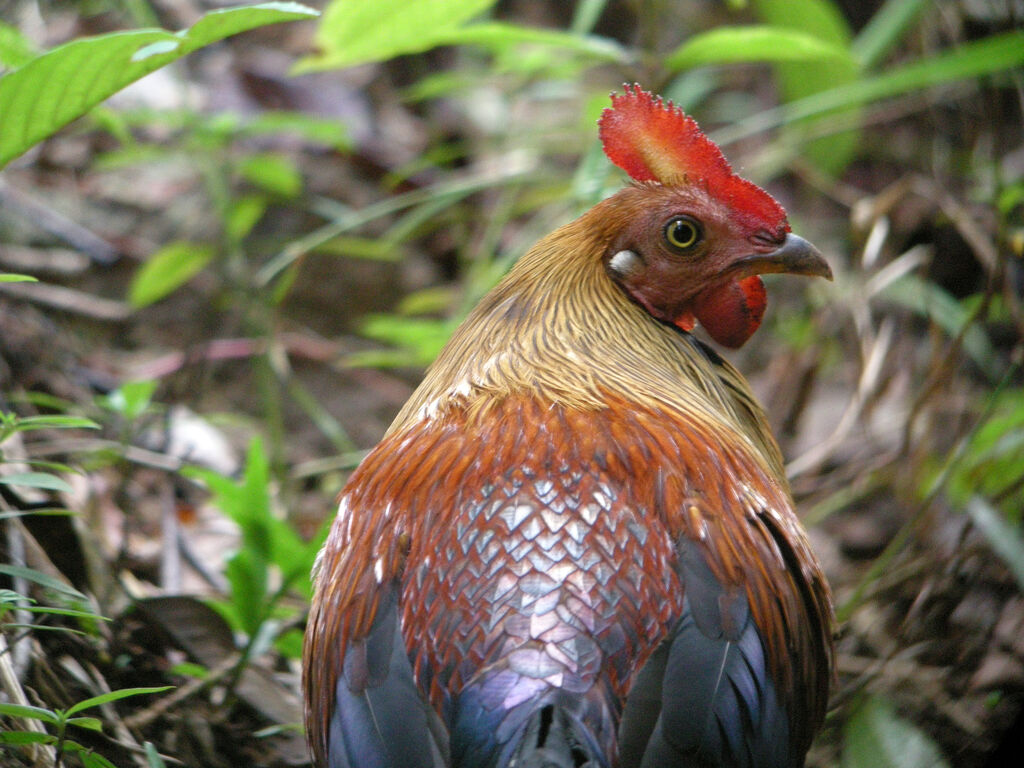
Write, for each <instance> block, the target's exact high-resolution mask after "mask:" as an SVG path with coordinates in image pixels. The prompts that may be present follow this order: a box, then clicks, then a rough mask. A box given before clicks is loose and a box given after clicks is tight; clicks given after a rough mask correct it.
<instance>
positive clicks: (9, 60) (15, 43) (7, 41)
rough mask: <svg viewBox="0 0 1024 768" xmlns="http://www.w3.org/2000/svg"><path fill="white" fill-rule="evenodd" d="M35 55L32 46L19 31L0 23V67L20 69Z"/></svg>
mask: <svg viewBox="0 0 1024 768" xmlns="http://www.w3.org/2000/svg"><path fill="white" fill-rule="evenodd" d="M35 55H36V52H35V49H34V46H33V45H32V43H31V42H30V41H29V39H28V38H27V37H25V36H24V35H23V34H21V32H20V31H18V30H17V29H15V28H14V27H12V26H11V25H10V24H5V23H4V22H2V21H0V67H10V68H12V69H13V68H14V67H20V66H22V65H23V64H25V63H26V62H28V61H30V60H31V59H32V57H33V56H35Z"/></svg>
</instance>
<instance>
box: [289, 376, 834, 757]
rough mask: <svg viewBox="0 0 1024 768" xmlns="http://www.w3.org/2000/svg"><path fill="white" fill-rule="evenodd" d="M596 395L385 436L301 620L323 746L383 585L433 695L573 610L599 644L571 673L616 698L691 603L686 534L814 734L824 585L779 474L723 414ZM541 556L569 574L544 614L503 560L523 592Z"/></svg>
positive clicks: (524, 399)
mask: <svg viewBox="0 0 1024 768" xmlns="http://www.w3.org/2000/svg"><path fill="white" fill-rule="evenodd" d="M604 399H605V402H606V407H604V408H601V409H574V408H570V407H565V406H561V405H553V404H551V403H546V402H542V401H539V400H538V399H536V398H535V397H532V396H528V395H523V396H515V395H510V396H507V397H503V398H501V399H499V400H496V401H493V402H491V403H489V404H488V406H487V408H484V409H459V408H455V409H452V410H449V411H447V412H446V413H445V415H444V417H443V418H439V419H434V420H429V419H428V420H422V421H419V422H413V423H411V424H410V425H409V426H407V427H406V428H404V429H403V430H401V431H399V432H394V433H392V434H391V435H390V436H389V437H388V438H386V439H385V441H383V442H382V443H381V444H380V445H379V446H378V447H377V448H376V449H374V451H373V452H371V454H370V455H369V456H368V457H367V459H366V460H365V461H364V462H363V464H362V465H361V466H360V467H359V468H358V469H357V470H356V472H355V473H354V474H353V475H352V477H351V479H350V482H349V484H348V486H347V487H346V490H345V491H344V495H343V499H342V506H343V508H344V510H343V514H342V515H340V516H339V519H338V520H337V521H336V523H335V525H334V528H333V530H332V532H331V536H330V539H329V543H328V546H327V548H326V550H325V554H324V557H323V561H322V563H321V565H320V571H319V576H318V582H319V584H320V590H321V593H322V596H321V598H320V599H319V600H318V601H317V602H315V604H314V611H313V613H312V614H311V617H310V622H311V626H312V631H309V632H307V649H306V653H307V654H309V655H310V657H313V658H316V659H318V663H317V664H315V665H314V664H307V666H306V671H307V678H306V680H305V689H306V701H307V707H308V708H309V711H310V712H311V713H315V714H316V715H317V716H316V718H314V719H312V720H311V723H312V727H311V730H312V733H311V742H312V744H313V746H314V750H315V751H318V752H320V753H321V756H323V754H325V753H326V734H327V729H328V724H329V720H330V717H331V706H332V705H331V704H329V702H333V699H334V696H333V691H334V687H335V685H336V683H337V681H338V679H339V675H340V671H341V669H342V662H343V658H342V656H343V653H344V649H345V647H346V646H347V644H348V643H351V642H353V641H358V640H359V639H360V638H362V637H364V636H365V635H366V633H367V632H368V631H369V628H370V624H371V623H372V620H373V616H374V613H375V610H376V601H377V600H378V597H379V593H380V585H381V584H387V583H389V582H390V581H391V580H392V579H396V580H398V583H400V585H401V590H402V592H403V593H404V596H405V597H406V598H408V599H404V600H403V603H402V608H401V610H402V611H403V620H402V621H403V634H404V636H405V638H406V642H407V645H408V650H409V653H410V658H412V659H413V660H414V668H415V672H416V675H417V679H418V681H419V683H420V685H421V688H422V689H424V690H426V691H427V692H428V696H429V698H430V699H431V701H432V703H433V704H434V706H435V708H438V709H439V710H440V709H441V708H442V707H443V705H444V702H445V699H446V697H447V696H448V695H450V694H451V693H453V692H457V691H458V690H459V688H460V687H461V686H462V685H464V684H465V683H466V682H467V681H468V679H469V678H470V677H471V676H472V675H473V674H474V673H475V671H476V670H477V669H479V668H480V667H481V666H482V665H486V664H488V663H492V662H494V661H495V660H496V659H498V658H501V657H502V656H507V655H508V654H509V653H511V652H513V651H516V650H522V651H523V652H526V651H528V650H529V649H531V648H535V647H536V648H540V649H548V648H549V646H550V649H549V650H547V651H546V652H547V653H549V654H550V657H551V659H552V660H554V661H553V662H552V663H553V664H554V662H558V661H559V659H560V658H561V657H560V656H559V650H558V643H557V642H556V641H557V639H558V638H559V637H562V636H563V635H565V633H567V632H569V631H571V629H572V624H571V622H570V623H568V624H566V623H565V622H564V621H561V619H559V620H556V618H557V617H559V616H563V615H564V614H565V612H566V611H568V612H569V613H572V611H573V610H575V611H576V614H577V617H576V618H577V619H578V620H579V621H581V622H582V625H587V624H588V623H589V626H588V627H587V628H588V630H589V631H591V632H592V635H593V637H594V638H595V640H596V645H595V651H594V653H595V655H594V656H593V658H591V657H589V656H588V657H586V658H583V659H582V661H581V660H580V659H574V660H573V664H575V665H576V666H578V667H579V668H578V669H576V667H574V666H573V665H572V664H570V665H566V664H564V663H563V666H564V668H565V669H566V670H569V671H570V672H571V673H573V674H578V675H579V677H580V680H579V681H577V682H578V684H580V685H583V684H585V683H586V682H587V681H588V680H589V681H593V680H594V679H596V678H597V677H598V676H600V675H601V674H603V675H604V676H605V679H607V680H608V681H610V684H611V685H612V687H613V689H614V691H615V693H616V695H618V696H624V695H625V694H626V692H627V691H628V689H629V685H630V682H631V675H632V673H633V672H635V671H636V670H638V669H639V668H640V666H641V665H642V664H643V662H644V661H645V660H646V658H647V656H648V655H649V654H650V653H651V652H652V651H653V650H654V649H655V648H656V647H657V645H658V643H660V642H661V640H662V639H664V637H665V636H666V634H667V632H668V631H669V629H670V627H671V626H672V625H673V623H674V622H675V621H676V620H678V618H679V615H680V613H681V611H682V597H683V594H682V586H681V585H680V583H679V580H678V577H677V574H676V572H675V570H674V569H673V567H674V561H675V553H674V542H676V541H678V540H679V537H686V538H687V539H688V540H689V541H691V542H693V543H695V544H696V545H698V546H699V547H700V551H702V552H703V553H704V556H705V558H706V560H707V562H708V565H709V567H710V568H711V570H712V572H713V573H714V575H715V577H716V578H717V579H718V580H719V581H720V582H721V583H722V584H723V585H726V586H730V585H732V586H735V587H736V588H738V589H742V590H743V591H744V592H745V594H746V596H747V598H748V600H749V603H750V606H751V612H752V616H753V618H754V621H755V622H756V624H757V626H758V627H759V628H760V630H761V634H762V637H763V641H764V643H765V646H766V656H767V659H768V663H769V669H770V671H771V674H772V677H773V680H774V681H775V684H776V686H778V689H779V690H780V691H782V692H783V697H784V699H785V705H786V707H787V710H788V711H789V712H791V713H794V716H795V717H797V718H801V717H802V718H803V720H804V721H803V722H800V721H797V722H794V723H793V725H794V732H795V733H797V734H806V735H807V737H808V738H809V735H810V734H811V733H813V731H814V729H815V728H816V727H817V725H818V724H820V721H821V719H822V717H823V714H824V706H825V697H826V692H827V686H828V682H829V681H828V665H829V654H830V650H829V649H830V638H829V633H830V629H831V628H830V626H829V625H828V623H827V621H828V619H827V617H829V616H830V608H829V607H828V606H829V598H828V591H827V587H826V585H825V584H824V582H823V580H822V578H821V574H820V572H819V571H817V570H816V568H814V567H810V568H809V569H803V571H802V570H801V563H811V564H813V563H814V562H815V560H814V558H813V556H812V555H811V554H810V550H809V547H808V543H807V541H806V537H805V535H804V533H803V531H802V529H801V528H800V526H799V524H798V523H797V521H796V518H795V515H794V513H793V508H792V502H791V499H790V497H789V491H788V488H787V486H786V483H785V481H784V480H782V479H780V478H779V477H777V476H775V475H774V474H773V473H772V472H770V471H768V469H767V467H766V465H765V463H764V460H763V459H761V458H759V457H757V456H756V455H755V454H754V452H753V451H752V450H751V446H750V444H749V442H747V441H744V440H742V439H739V438H738V437H736V436H735V435H730V434H729V433H728V432H722V431H721V429H720V428H719V427H720V425H717V424H712V425H709V424H705V423H702V422H701V421H700V420H699V419H696V418H694V417H693V415H692V414H683V413H679V412H676V411H673V410H672V409H669V408H664V407H651V406H650V405H647V404H638V403H637V402H635V401H632V400H629V399H626V398H624V397H623V396H622V395H621V393H612V392H606V393H604ZM577 476H578V477H577ZM537 478H541V479H542V480H543V481H545V482H544V483H542V486H540V488H541V490H543V489H546V488H547V484H546V481H548V480H550V481H552V482H553V485H552V488H555V484H560V485H558V488H560V489H561V490H559V491H558V492H557V493H556V494H555V496H557V495H558V494H561V499H562V501H561V502H559V503H560V504H561V506H562V510H561V512H559V513H557V514H556V513H555V512H552V507H550V506H545V505H546V504H548V503H549V502H546V501H544V499H546V498H547V497H548V496H549V495H550V493H547V494H541V493H540V491H538V490H537V488H538V486H536V484H535V481H536V479H537ZM573 478H575V479H573ZM529 483H534V485H532V486H531V485H529ZM524 488H525V490H523V489H524ZM531 488H532V489H533V490H530V489H531ZM485 489H489V490H487V492H486V493H485ZM597 489H602V490H600V491H598V490H597ZM609 489H611V494H610V495H611V496H613V497H614V498H613V500H611V501H610V502H609V504H608V505H607V508H604V509H601V510H600V514H599V515H598V516H597V517H593V514H592V513H591V517H590V518H588V520H586V521H583V522H585V523H587V524H586V525H585V526H582V527H581V528H580V530H581V531H582V532H581V533H579V537H580V542H579V543H580V544H581V546H579V547H577V548H573V547H574V545H573V544H572V541H571V540H570V539H571V537H569V538H567V534H566V529H565V528H564V526H566V525H568V524H570V523H571V522H572V521H573V520H577V521H578V520H579V515H580V514H581V512H580V511H579V510H572V509H566V508H565V500H566V499H569V500H570V501H571V500H572V499H573V498H575V499H576V501H579V499H580V497H581V496H582V497H584V498H588V497H589V498H593V497H594V495H595V493H598V492H600V493H601V494H602V496H608V495H609V493H608V490H609ZM501 493H505V494H507V495H508V496H509V498H515V499H520V500H530V499H532V500H533V501H532V502H530V503H532V504H533V507H531V508H529V509H525V510H524V512H523V514H522V519H520V520H518V521H517V522H516V521H515V520H512V521H510V520H509V517H508V514H507V512H505V508H502V514H504V515H505V516H504V517H502V516H501V515H500V514H495V515H494V516H492V517H487V514H486V509H488V506H487V504H488V498H489V497H488V494H501ZM555 496H551V498H555ZM538 498H540V499H541V502H537V499H538ZM525 503H526V501H524V504H525ZM527 506H529V504H527ZM570 506H571V505H570ZM495 509H497V508H495ZM564 514H567V515H568V517H566V518H565V519H563V518H562V517H561V515H564ZM574 515H575V516H576V517H575V518H574V517H573V516H574ZM513 517H515V514H514V513H513ZM512 522H516V525H514V526H513V525H512ZM470 529H472V537H471V538H467V536H468V535H469V534H468V533H467V531H469V530H470ZM556 529H557V530H556ZM641 539H642V541H641ZM481 542H483V543H482V544H481ZM567 544H568V546H567ZM545 547H546V549H545ZM581 553H586V554H585V555H584V554H581ZM523 563H526V564H527V565H525V566H524V565H523ZM545 563H547V564H548V565H547V567H548V568H550V567H557V568H559V569H560V577H561V578H560V582H561V586H560V587H559V591H558V594H557V595H556V597H555V598H552V600H554V601H555V602H553V603H552V605H551V607H550V611H549V613H550V612H554V613H552V614H551V616H549V617H548V618H547V619H545V618H544V616H546V615H547V614H534V613H531V611H533V610H534V608H535V607H536V606H533V607H531V608H530V610H529V611H526V610H525V609H523V603H522V599H520V602H518V603H517V602H515V601H511V600H510V598H508V594H509V591H508V589H509V588H508V579H509V578H510V574H514V576H515V579H516V582H515V583H514V584H513V586H512V589H522V588H524V583H527V582H528V584H529V587H530V589H535V585H536V584H537V583H539V582H542V581H543V579H542V577H541V576H539V575H532V574H535V573H540V572H541V571H543V570H544V567H545V566H544V564H545ZM608 569H612V571H613V572H614V573H615V582H614V584H612V586H611V587H608V586H607V573H606V571H607V570H608ZM794 569H795V570H794ZM524 579H525V580H527V582H524V581H523V580H524ZM602 579H604V580H605V582H606V583H605V584H602V583H601V581H602ZM559 601H560V602H559ZM531 605H533V604H531ZM535 615H540V616H541V618H540V619H535V618H534V616H535ZM552 616H553V617H555V618H552ZM584 617H585V618H584ZM545 622H548V624H550V626H548V625H547V624H545ZM534 624H536V625H538V626H533V625H534ZM582 625H581V626H582ZM567 627H568V629H567ZM531 632H532V634H531ZM545 632H548V633H549V634H548V635H545V634H544V633H545ZM562 662H564V660H562ZM591 662H592V664H591V666H592V668H589V667H588V664H589V663H591ZM552 668H553V669H554V668H555V667H554V666H553V667H552ZM804 746H806V745H804Z"/></svg>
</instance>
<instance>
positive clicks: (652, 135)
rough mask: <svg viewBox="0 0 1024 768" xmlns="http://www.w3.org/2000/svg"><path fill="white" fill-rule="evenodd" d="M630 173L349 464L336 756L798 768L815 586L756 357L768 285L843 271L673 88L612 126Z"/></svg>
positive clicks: (443, 359)
mask: <svg viewBox="0 0 1024 768" xmlns="http://www.w3.org/2000/svg"><path fill="white" fill-rule="evenodd" d="M599 128H600V136H601V140H602V142H603V146H604V150H605V153H606V154H607V155H608V157H609V158H610V159H611V160H612V162H614V163H615V164H616V165H618V166H619V167H620V168H622V169H623V170H624V171H626V173H628V174H629V176H630V177H631V178H632V180H633V183H632V184H630V185H629V186H628V187H626V188H624V189H622V190H620V191H619V192H617V193H616V194H614V195H612V196H611V197H609V198H607V199H606V200H604V201H603V202H601V203H599V204H598V205H596V206H595V207H594V208H592V209H591V210H589V211H588V212H586V213H585V214H583V215H582V216H581V217H580V218H578V219H576V220H575V221H573V222H571V223H569V224H567V225H565V226H563V227H561V228H560V229H558V230H557V231H555V232H553V233H552V234H551V235H549V236H548V237H546V238H544V239H543V240H541V241H540V242H539V243H538V244H537V245H535V246H534V247H533V248H532V249H531V250H530V251H529V252H528V253H527V254H526V255H525V256H523V257H522V258H521V259H520V260H519V262H518V263H517V264H516V265H515V266H514V267H513V268H512V269H511V271H510V272H509V273H508V274H507V275H506V277H505V278H504V279H503V280H502V281H501V282H500V283H499V284H498V285H497V287H495V288H494V289H493V290H492V291H491V292H490V293H489V294H488V295H487V296H486V297H485V298H484V299H483V300H482V301H481V302H480V304H479V305H478V306H477V307H476V308H475V309H474V310H473V311H472V312H471V314H470V315H469V316H468V318H467V319H466V321H465V322H464V323H463V324H462V325H461V327H460V328H459V329H458V330H457V331H456V332H455V333H454V335H453V336H452V338H451V340H450V341H449V343H448V344H447V346H446V347H445V348H444V350H443V351H442V352H441V354H440V356H439V357H438V359H437V361H436V362H435V363H434V364H433V365H432V366H431V367H430V369H429V370H428V372H427V374H426V377H425V379H424V381H423V383H422V384H421V385H420V387H419V388H418V389H417V390H416V392H415V394H414V395H413V396H412V398H411V399H410V400H409V402H408V403H407V404H406V405H405V407H404V408H403V409H402V410H401V412H400V413H399V414H398V416H397V418H396V419H395V421H394V423H393V424H392V426H391V428H390V429H389V430H388V432H387V433H386V435H385V436H384V438H383V439H382V441H381V442H380V444H378V445H377V446H376V448H375V449H374V450H373V451H371V452H370V453H369V455H368V456H367V457H366V459H365V460H364V461H363V462H362V464H361V465H360V466H359V467H358V468H357V469H356V470H355V472H353V474H352V476H351V477H350V479H349V481H348V483H347V485H346V486H345V488H344V490H343V491H342V493H341V497H340V504H339V510H338V514H337V518H336V520H335V521H334V524H333V527H332V529H331V532H330V534H329V536H328V539H327V542H326V544H325V546H324V548H323V551H322V552H321V555H320V558H319V560H318V565H317V573H316V577H315V578H316V592H315V598H314V601H313V606H312V611H311V614H310V618H309V623H308V626H307V630H306V640H305V654H304V670H303V678H304V687H305V701H306V726H307V735H308V738H309V742H310V745H311V749H312V752H313V755H314V760H315V763H316V765H318V766H330V767H331V768H386V767H393V768H441V767H442V766H458V767H459V768H484V767H485V766H486V767H488V768H506V767H509V768H511V767H512V766H515V768H542V767H544V768H580V767H581V766H589V767H590V768H613V767H615V766H622V767H623V768H625V767H627V766H665V767H669V766H701V767H709V768H710V767H711V766H735V767H736V768H740V767H750V768H767V767H768V766H778V767H779V768H790V767H792V766H801V765H803V763H804V759H805V755H806V752H807V750H808V747H809V745H810V743H811V739H812V737H813V736H814V734H815V732H816V730H817V729H818V728H819V726H820V725H821V722H822V719H823V716H824V712H825V705H826V699H827V693H828V687H829V682H830V677H831V671H830V670H831V666H832V663H831V662H832V654H833V649H832V621H833V619H832V607H831V598H830V594H829V589H828V586H827V584H826V582H825V579H824V577H823V575H822V572H821V569H820V567H819V565H818V562H817V560H816V559H815V556H814V554H813V553H812V552H811V549H810V547H809V545H808V540H807V537H806V534H805V533H804V531H803V529H802V527H801V525H800V523H799V521H798V519H797V517H796V515H795V513H794V508H793V500H792V498H791V495H790V491H789V488H788V485H787V482H786V478H785V474H784V472H783V465H782V459H781V456H780V453H779V449H778V447H777V445H776V443H775V441H774V439H773V438H772V435H771V434H770V431H769V429H768V426H767V424H766V420H765V417H764V414H763V412H762V410H761V408H760V406H759V405H758V404H757V402H756V401H755V399H754V397H753V395H752V394H751V392H750V389H749V388H748V385H747V384H746V382H745V381H744V379H743V378H742V377H741V376H740V374H739V373H738V372H737V371H736V370H735V369H734V368H733V367H732V366H731V365H729V364H728V363H727V362H725V361H724V360H723V359H722V358H721V357H720V356H719V355H718V354H717V353H716V352H714V351H713V350H712V349H711V347H709V346H708V345H706V344H704V343H702V342H701V341H699V340H698V339H697V338H695V337H694V336H693V335H691V333H690V331H691V330H692V329H693V328H694V326H695V324H696V323H697V322H699V323H700V324H701V325H702V326H703V328H704V329H705V330H706V331H707V333H708V334H709V335H710V336H711V338H712V339H714V340H715V341H716V342H717V343H719V344H721V345H723V346H725V347H738V346H740V345H742V344H743V343H744V342H745V341H746V340H747V339H748V338H749V337H750V335H751V334H752V333H754V331H755V330H756V329H757V327H758V325H759V324H760V321H761V318H762V315H763V312H764V308H765V290H764V286H763V284H762V282H761V278H760V277H759V275H761V274H764V273H770V272H786V273H791V274H799V275H812V276H820V277H825V278H829V279H831V273H830V270H829V267H828V265H827V264H826V262H825V261H824V260H823V259H822V257H821V255H820V254H819V253H818V251H817V250H816V249H815V248H814V247H813V246H812V245H810V244H809V243H808V242H807V241H805V240H803V239H801V238H799V237H797V236H796V235H794V234H792V233H791V232H790V227H789V224H788V222H787V220H786V214H785V211H784V210H783V209H782V207H781V206H780V205H779V204H778V203H777V202H776V201H775V200H774V199H773V198H772V197H771V196H769V195H768V193H766V192H765V191H764V190H762V189H761V188H759V187H757V186H756V185H754V184H752V183H751V182H749V181H746V180H744V179H742V178H740V177H739V176H737V175H736V174H734V173H733V172H732V170H731V168H730V166H729V164H728V163H727V162H726V160H725V158H724V157H723V156H722V153H721V152H720V150H719V149H718V147H717V146H716V145H715V144H714V143H712V142H711V141H710V140H709V139H708V138H707V137H705V136H704V134H703V133H701V131H700V129H699V128H698V126H697V124H696V123H695V122H694V121H693V119H692V118H690V117H688V116H686V115H684V113H683V112H682V111H681V110H680V109H679V108H677V107H675V106H673V105H672V103H671V102H665V101H663V100H661V99H660V98H657V97H654V96H652V95H651V94H649V93H647V92H645V91H643V90H641V89H640V88H639V86H632V87H627V88H626V89H625V93H624V94H618V95H613V96H612V106H611V108H609V109H606V110H605V111H604V113H603V115H602V117H601V119H600V122H599Z"/></svg>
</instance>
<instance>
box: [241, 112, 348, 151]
mask: <svg viewBox="0 0 1024 768" xmlns="http://www.w3.org/2000/svg"><path fill="white" fill-rule="evenodd" d="M238 133H239V134H240V135H242V136H264V135H268V134H281V133H290V134H298V135H299V136H302V138H303V139H305V140H306V141H310V142H314V143H317V144H325V145H327V146H329V147H333V148H334V149H339V150H345V149H349V148H351V146H352V141H351V139H350V138H349V136H348V131H346V130H345V126H344V125H342V124H341V123H339V122H338V121H337V120H335V119H328V118H321V117H314V116H312V115H306V114H303V113H302V112H287V111H276V112H263V113H261V114H259V115H255V116H253V117H252V118H247V119H246V120H245V121H243V122H242V124H241V125H240V126H239V128H238Z"/></svg>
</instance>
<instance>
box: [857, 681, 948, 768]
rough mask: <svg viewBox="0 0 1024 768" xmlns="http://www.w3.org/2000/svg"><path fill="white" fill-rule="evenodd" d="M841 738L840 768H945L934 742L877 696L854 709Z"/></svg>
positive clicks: (943, 760) (946, 767)
mask: <svg viewBox="0 0 1024 768" xmlns="http://www.w3.org/2000/svg"><path fill="white" fill-rule="evenodd" d="M843 737H844V739H843V758H842V763H841V768H949V763H948V762H946V760H945V758H944V757H943V756H942V753H941V752H940V751H939V748H938V746H937V745H936V744H935V742H933V741H932V740H931V738H930V737H929V736H928V735H927V734H925V733H924V731H922V730H920V729H919V728H917V726H915V725H913V724H912V723H910V722H908V721H906V720H904V719H903V718H901V717H900V716H899V715H898V714H897V713H896V708H895V707H893V705H892V704H891V703H890V702H889V701H887V700H886V699H883V698H881V697H878V696H873V697H871V698H868V699H866V700H865V701H864V702H863V703H862V704H861V705H860V706H859V707H857V709H856V710H855V711H854V713H853V715H852V716H851V718H850V720H849V721H848V722H847V724H846V728H845V729H844V732H843Z"/></svg>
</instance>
